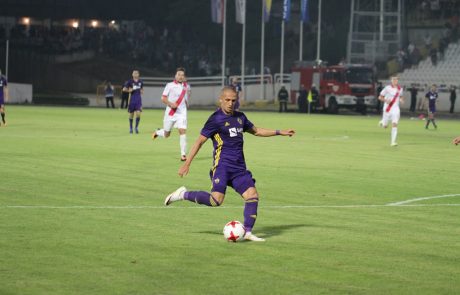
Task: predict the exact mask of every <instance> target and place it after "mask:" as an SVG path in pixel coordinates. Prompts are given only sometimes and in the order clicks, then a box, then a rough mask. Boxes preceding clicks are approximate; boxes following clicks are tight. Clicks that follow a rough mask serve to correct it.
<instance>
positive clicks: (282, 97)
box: [278, 86, 289, 113]
mask: <svg viewBox="0 0 460 295" xmlns="http://www.w3.org/2000/svg"><path fill="white" fill-rule="evenodd" d="M288 100H289V93H288V91H287V90H286V87H284V86H281V89H280V91H279V92H278V101H279V103H280V110H279V112H280V113H282V112H283V109H284V111H285V112H287V102H288Z"/></svg>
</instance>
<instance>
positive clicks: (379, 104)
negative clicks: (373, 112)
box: [376, 82, 383, 114]
mask: <svg viewBox="0 0 460 295" xmlns="http://www.w3.org/2000/svg"><path fill="white" fill-rule="evenodd" d="M382 90H383V85H382V82H379V84H378V85H377V93H376V96H377V97H379V95H380V92H382ZM376 108H377V113H379V114H380V112H381V111H382V104H381V101H380V100H379V99H377V105H376Z"/></svg>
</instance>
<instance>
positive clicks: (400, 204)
mask: <svg viewBox="0 0 460 295" xmlns="http://www.w3.org/2000/svg"><path fill="white" fill-rule="evenodd" d="M458 196H460V194H450V195H440V196H431V197H422V198H414V199H409V200H405V201H400V202H394V203H388V204H377V205H372V204H363V205H286V206H260V209H291V208H294V209H295V208H307V209H308V208H381V207H456V206H460V204H455V203H454V204H451V203H450V204H410V203H415V202H418V201H423V200H431V199H440V198H449V197H458ZM207 208H208V207H206V206H197V207H182V206H179V207H176V206H172V207H166V206H78V205H75V206H48V205H3V206H0V209H168V210H170V209H207ZM219 208H220V209H241V208H243V206H229V207H227V206H221V207H217V209H219ZM214 209H216V208H214Z"/></svg>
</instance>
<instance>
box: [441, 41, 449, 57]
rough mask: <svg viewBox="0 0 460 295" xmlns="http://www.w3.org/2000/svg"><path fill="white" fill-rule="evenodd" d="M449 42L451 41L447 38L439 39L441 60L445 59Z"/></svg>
mask: <svg viewBox="0 0 460 295" xmlns="http://www.w3.org/2000/svg"><path fill="white" fill-rule="evenodd" d="M448 44H449V41H448V40H447V38H441V40H439V59H440V60H444V53H445V51H446V47H447V45H448Z"/></svg>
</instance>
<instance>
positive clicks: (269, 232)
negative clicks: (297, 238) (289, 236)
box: [257, 224, 312, 238]
mask: <svg viewBox="0 0 460 295" xmlns="http://www.w3.org/2000/svg"><path fill="white" fill-rule="evenodd" d="M308 226H312V225H309V224H283V225H274V226H261V227H257V232H258V233H260V237H262V238H267V237H273V236H280V235H282V234H283V233H284V232H285V231H289V230H294V229H298V228H300V227H308Z"/></svg>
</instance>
